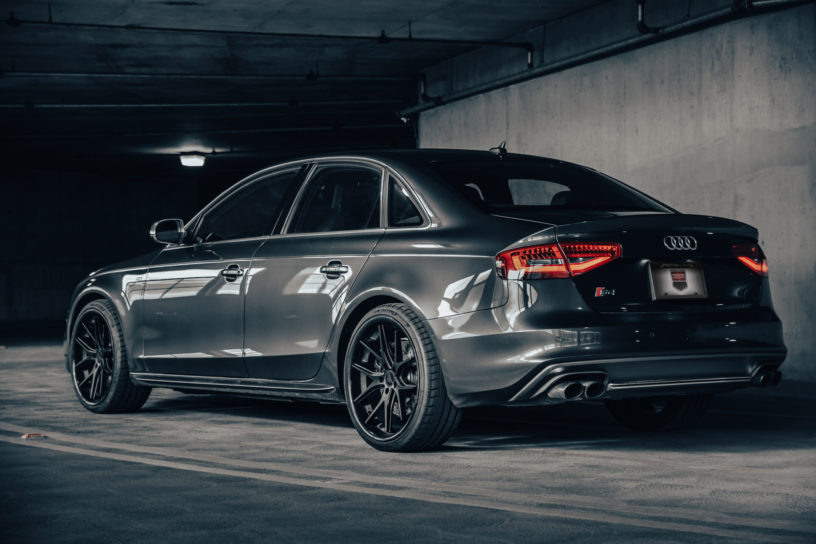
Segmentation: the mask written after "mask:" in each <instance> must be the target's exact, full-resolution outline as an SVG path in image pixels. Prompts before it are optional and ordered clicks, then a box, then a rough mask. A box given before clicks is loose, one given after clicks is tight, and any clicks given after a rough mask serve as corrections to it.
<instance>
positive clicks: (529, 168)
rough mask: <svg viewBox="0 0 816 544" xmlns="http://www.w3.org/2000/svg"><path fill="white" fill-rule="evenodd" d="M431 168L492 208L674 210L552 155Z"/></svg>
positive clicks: (488, 159)
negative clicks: (552, 157)
mask: <svg viewBox="0 0 816 544" xmlns="http://www.w3.org/2000/svg"><path fill="white" fill-rule="evenodd" d="M428 166H429V167H430V169H431V170H432V171H433V173H434V174H436V176H437V177H439V178H441V179H442V180H443V181H444V182H445V183H447V184H448V185H450V186H452V187H453V188H454V189H456V191H457V192H459V193H460V194H461V195H462V196H463V197H465V198H466V199H467V200H469V201H471V202H473V203H474V204H476V205H477V206H479V207H481V208H483V209H486V210H487V211H490V212H502V211H506V210H512V209H582V210H621V211H623V210H645V211H662V212H666V211H671V210H670V209H669V208H667V207H665V206H663V205H662V204H661V203H660V202H658V201H656V200H654V199H652V198H649V197H648V196H646V195H644V194H641V193H639V192H637V191H635V190H634V189H632V188H631V187H628V186H627V185H625V184H623V183H621V182H619V181H617V180H615V179H612V178H610V177H608V176H605V175H603V174H601V173H599V172H595V171H594V170H590V169H589V168H584V167H582V166H578V165H575V164H570V163H565V162H561V161H555V160H551V159H534V158H530V159H527V158H511V157H505V158H499V157H485V158H478V159H475V160H468V161H467V162H466V161H463V160H451V161H432V162H430V163H428Z"/></svg>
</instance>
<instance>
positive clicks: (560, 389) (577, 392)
mask: <svg viewBox="0 0 816 544" xmlns="http://www.w3.org/2000/svg"><path fill="white" fill-rule="evenodd" d="M583 394H584V386H583V385H581V383H580V382H571V381H564V382H561V383H559V384H556V385H555V386H553V387H552V389H550V390H549V391H548V392H547V398H550V399H558V400H576V399H579V398H581V395H583Z"/></svg>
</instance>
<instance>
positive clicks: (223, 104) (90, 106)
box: [0, 100, 402, 110]
mask: <svg viewBox="0 0 816 544" xmlns="http://www.w3.org/2000/svg"><path fill="white" fill-rule="evenodd" d="M401 102H402V100H323V101H315V102H297V101H296V100H290V101H289V102H200V103H173V102H162V103H144V104H140V103H138V102H137V103H132V104H59V103H56V104H33V103H26V104H0V109H27V108H34V109H57V110H70V109H112V108H121V109H128V108H133V109H160V108H168V109H172V108H185V109H187V108H269V107H300V106H307V107H308V106H355V105H389V104H399V103H401Z"/></svg>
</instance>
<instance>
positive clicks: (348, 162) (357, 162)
mask: <svg viewBox="0 0 816 544" xmlns="http://www.w3.org/2000/svg"><path fill="white" fill-rule="evenodd" d="M361 165H362V166H366V167H368V168H370V169H372V170H377V171H379V173H380V203H379V204H380V218H379V225H377V226H376V227H369V228H364V229H353V230H330V231H324V232H290V231H289V229H290V228H291V227H292V222H293V221H294V218H295V214H296V213H297V210H298V207H299V206H300V204H301V201H302V200H303V196H304V195H305V194H306V189H307V188H308V187H309V184H310V183H311V182H312V178H314V176H315V174H316V173H317V172H318V171H319V170H322V169H323V168H327V167H332V166H361ZM386 179H387V172H386V168H384V167H383V165H382V164H380V163H378V162H374V161H369V160H366V159H362V158H360V159H356V158H344V157H342V158H337V157H331V158H327V159H322V160H316V161H313V164H312V166H311V168H310V169H309V172H308V173H307V175H306V178H305V179H304V180H303V183H301V185H300V189H299V190H298V192H297V195H296V196H295V199H294V200H293V201H292V205H291V207H290V208H289V213H288V214H287V215H286V220H285V221H284V222H283V227H282V228H281V231H280V234H281V235H284V236H316V235H326V234H339V233H352V232H365V231H375V230H381V229H383V216H382V210H383V195H384V194H385V190H386V189H387V187H386V185H387V184H386V181H385V180H386Z"/></svg>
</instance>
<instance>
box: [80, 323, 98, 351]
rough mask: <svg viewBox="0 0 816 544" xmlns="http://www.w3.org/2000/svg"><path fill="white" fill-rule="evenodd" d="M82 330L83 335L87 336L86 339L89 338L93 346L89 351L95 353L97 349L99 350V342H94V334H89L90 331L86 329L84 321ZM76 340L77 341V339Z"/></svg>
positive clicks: (86, 325)
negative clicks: (91, 350) (83, 331)
mask: <svg viewBox="0 0 816 544" xmlns="http://www.w3.org/2000/svg"><path fill="white" fill-rule="evenodd" d="M82 328H83V329H85V333H86V334H87V335H88V338H90V340H91V342H93V344H94V346H92V347H91V349H93V350H94V352H95V351H96V350H97V348H99V342H97V341H96V336H94V333H92V332H91V329H89V328H88V324H87V323H85V322H84V321H83V322H82ZM77 340H79V337H77Z"/></svg>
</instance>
